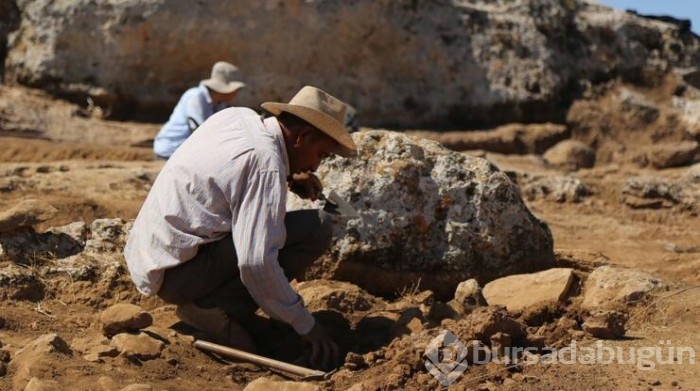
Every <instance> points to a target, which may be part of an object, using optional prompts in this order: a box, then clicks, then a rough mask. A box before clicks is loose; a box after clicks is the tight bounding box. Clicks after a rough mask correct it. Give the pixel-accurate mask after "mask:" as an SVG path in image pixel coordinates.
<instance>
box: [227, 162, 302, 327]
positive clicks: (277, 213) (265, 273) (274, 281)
mask: <svg viewBox="0 0 700 391" xmlns="http://www.w3.org/2000/svg"><path fill="white" fill-rule="evenodd" d="M286 196H287V189H286V186H285V178H284V177H283V175H282V174H281V173H279V172H277V171H261V172H256V173H252V174H251V177H250V178H249V179H248V181H247V187H246V189H245V193H244V194H242V195H241V198H240V199H239V210H238V215H237V216H234V218H235V221H234V222H233V227H234V228H233V241H234V245H235V247H236V253H237V256H238V267H239V269H240V273H241V281H242V282H243V284H244V285H245V286H246V288H248V292H250V295H251V296H252V297H253V299H254V300H255V301H256V303H258V305H260V308H262V309H263V311H265V312H266V313H267V314H268V315H270V316H272V317H274V318H277V319H280V320H282V321H284V322H287V323H289V324H290V325H291V326H292V327H293V328H294V330H296V332H297V333H299V334H300V335H305V334H308V333H309V332H310V331H311V329H312V328H313V326H314V323H315V320H314V318H313V316H312V315H311V313H310V312H309V311H308V310H307V309H306V307H305V306H304V304H303V302H302V300H301V297H299V295H298V294H297V293H296V292H295V291H294V290H293V289H292V287H291V286H290V285H289V281H288V280H287V277H286V276H285V275H284V271H283V270H282V268H281V267H280V265H279V262H278V260H277V255H278V252H279V250H280V249H281V248H282V247H283V246H284V242H285V238H286V231H285V226H284V216H285V213H286V206H285V203H286V198H287V197H286Z"/></svg>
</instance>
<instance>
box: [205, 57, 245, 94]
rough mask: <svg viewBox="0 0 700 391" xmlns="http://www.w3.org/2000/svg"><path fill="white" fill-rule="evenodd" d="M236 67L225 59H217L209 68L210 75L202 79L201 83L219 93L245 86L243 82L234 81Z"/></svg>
mask: <svg viewBox="0 0 700 391" xmlns="http://www.w3.org/2000/svg"><path fill="white" fill-rule="evenodd" d="M237 73H238V68H237V67H236V66H235V65H233V64H230V63H227V62H225V61H219V62H217V63H216V64H214V66H213V67H212V68H211V77H210V78H209V79H204V80H202V84H204V85H205V86H207V87H209V88H211V89H212V90H214V91H216V92H218V93H220V94H230V93H232V92H234V91H237V90H239V89H241V88H243V87H245V83H241V82H240V81H236V74H237Z"/></svg>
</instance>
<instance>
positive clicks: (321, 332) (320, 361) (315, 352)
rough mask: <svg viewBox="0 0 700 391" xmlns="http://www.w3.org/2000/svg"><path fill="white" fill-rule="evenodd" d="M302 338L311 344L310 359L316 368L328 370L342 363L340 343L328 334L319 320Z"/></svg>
mask: <svg viewBox="0 0 700 391" xmlns="http://www.w3.org/2000/svg"><path fill="white" fill-rule="evenodd" d="M301 338H302V339H303V340H304V342H307V343H309V345H311V357H310V359H309V361H310V362H311V365H312V366H313V367H314V368H318V369H322V370H324V371H328V370H331V369H334V368H336V367H337V366H338V365H340V351H339V349H338V345H336V344H335V342H333V340H332V339H331V337H330V336H328V334H326V330H325V329H324V328H323V326H321V324H319V323H318V321H316V323H315V324H314V328H312V329H311V331H309V333H308V334H306V335H302V336H301Z"/></svg>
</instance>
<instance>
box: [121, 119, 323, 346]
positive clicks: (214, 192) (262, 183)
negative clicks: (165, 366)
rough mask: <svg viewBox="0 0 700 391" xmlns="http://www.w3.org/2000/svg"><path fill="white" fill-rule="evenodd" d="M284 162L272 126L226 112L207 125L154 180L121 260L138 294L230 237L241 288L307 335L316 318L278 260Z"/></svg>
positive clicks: (279, 139) (278, 134)
mask: <svg viewBox="0 0 700 391" xmlns="http://www.w3.org/2000/svg"><path fill="white" fill-rule="evenodd" d="M288 174H289V159H288V156H287V149H286V146H285V143H284V138H283V137H282V131H281V129H280V127H279V123H278V122H277V119H276V118H274V117H270V118H267V119H265V120H264V121H263V120H262V119H261V117H260V116H259V115H258V114H257V113H255V112H254V111H253V110H250V109H247V108H240V107H237V108H229V109H225V110H222V111H220V112H219V113H217V114H215V115H213V116H212V117H210V118H209V119H208V120H207V121H205V122H204V123H203V124H202V125H201V126H200V127H199V129H197V131H196V132H194V133H193V134H192V136H191V137H189V138H188V139H187V140H186V141H185V142H184V143H183V144H182V146H180V148H178V149H177V150H176V151H175V153H174V154H173V155H172V157H171V158H170V159H169V160H168V162H167V163H166V164H165V166H163V169H162V170H161V171H160V173H159V174H158V177H157V178H156V180H155V182H154V184H153V187H152V188H151V191H150V192H149V193H148V196H147V197H146V200H145V202H144V204H143V206H142V207H141V211H140V212H139V214H138V216H137V218H136V220H135V221H134V225H133V228H132V230H131V233H130V234H129V238H128V240H127V244H126V247H125V248H124V256H125V258H126V262H127V265H128V267H129V272H130V273H131V277H132V279H133V280H134V282H135V284H136V287H137V288H138V290H139V291H140V292H142V293H143V294H145V295H149V296H150V295H154V294H156V293H157V292H158V290H159V289H160V286H161V284H162V282H163V276H164V274H165V269H167V268H171V267H174V266H177V265H179V264H181V263H183V262H186V261H187V260H189V259H192V258H193V257H194V256H195V255H196V254H197V250H198V248H199V246H201V245H203V244H206V243H210V242H213V241H216V240H220V239H221V238H223V237H224V236H226V235H227V234H228V232H232V233H233V242H234V244H235V247H236V255H237V256H238V267H239V270H240V275H241V281H242V282H243V284H244V285H245V286H246V288H248V291H249V292H250V294H251V296H252V297H253V299H254V300H255V301H256V302H257V303H258V305H260V308H262V309H263V310H264V311H265V312H266V313H267V314H268V315H270V316H272V317H274V318H277V319H280V320H282V321H285V322H287V323H289V324H290V325H291V326H292V327H294V329H295V330H296V331H297V332H298V333H299V334H307V333H308V332H309V331H310V330H311V328H312V327H313V325H314V318H313V316H312V315H311V314H310V313H309V311H308V310H307V309H306V307H304V305H303V302H302V300H301V298H300V297H299V295H298V294H297V293H296V292H295V291H294V290H293V289H292V288H291V286H290V285H289V282H288V281H287V278H286V277H285V275H284V272H283V270H282V268H281V267H280V265H279V262H278V261H277V254H278V251H279V250H280V248H282V246H283V245H284V242H285V238H286V230H285V225H284V217H285V214H286V207H285V205H286V199H287V182H286V178H287V176H288Z"/></svg>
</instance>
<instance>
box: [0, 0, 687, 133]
mask: <svg viewBox="0 0 700 391" xmlns="http://www.w3.org/2000/svg"><path fill="white" fill-rule="evenodd" d="M0 4H3V8H6V9H8V10H9V11H11V12H8V13H7V16H5V17H4V18H2V19H0V42H2V41H4V40H7V41H8V50H7V59H6V61H5V65H6V79H7V80H9V81H13V82H20V83H23V84H27V85H31V86H40V87H42V88H45V89H49V90H53V91H55V92H56V93H60V94H61V95H63V96H74V97H76V99H78V98H79V99H80V102H81V103H85V97H86V96H90V97H91V98H92V99H93V100H94V101H95V102H97V103H98V104H99V105H103V106H105V107H112V108H117V107H121V111H123V112H126V111H128V110H133V109H134V108H139V109H141V110H144V111H145V110H147V109H153V108H159V109H161V110H162V112H163V114H164V115H165V114H166V113H167V112H168V111H169V109H170V108H171V107H172V106H173V105H174V104H175V102H176V100H177V98H178V97H179V94H180V93H181V92H182V91H184V90H185V88H187V87H189V86H191V85H193V84H196V83H197V82H198V81H199V80H201V79H204V78H206V77H208V76H209V71H210V69H211V65H212V64H213V63H214V62H215V61H218V60H222V59H223V60H229V61H232V62H234V63H236V64H237V65H238V66H239V67H240V68H241V70H242V71H243V78H244V80H245V81H246V82H247V83H248V84H249V85H250V86H251V87H252V88H250V89H247V90H245V92H244V94H242V96H241V97H240V100H239V102H240V103H241V104H243V105H247V106H251V107H257V106H258V104H259V103H260V102H263V101H269V100H274V101H287V100H288V99H289V98H291V96H292V95H293V94H294V92H296V91H297V90H298V89H299V87H301V81H302V80H303V81H305V82H307V83H310V84H315V85H318V86H321V87H323V88H324V89H325V90H327V91H329V92H334V93H336V94H338V95H340V97H341V98H344V99H346V100H349V101H352V102H353V103H354V104H355V105H356V107H357V109H358V110H359V112H360V118H362V122H363V123H365V124H367V125H372V126H403V127H414V126H423V125H427V124H430V125H432V126H436V125H447V126H452V127H455V126H469V127H471V128H474V127H485V126H493V125H497V124H504V123H509V122H525V123H527V122H547V121H550V122H560V121H561V119H562V118H564V116H565V115H566V108H567V107H568V105H569V104H570V103H571V100H572V99H573V98H574V97H576V96H577V95H578V94H580V91H581V90H582V89H583V88H584V87H585V86H586V85H589V84H593V83H598V82H600V81H605V80H611V79H614V78H616V77H618V76H621V77H623V78H626V79H628V80H645V78H647V79H648V78H650V77H649V75H654V74H659V73H663V72H666V71H667V70H668V69H669V68H670V67H674V66H675V67H690V66H692V65H694V64H695V65H696V64H697V63H698V59H699V58H700V49H699V48H700V40H699V39H698V38H697V37H696V36H694V35H692V34H691V33H690V31H688V29H687V26H685V27H684V26H682V25H681V24H678V23H673V22H672V21H661V20H654V19H649V18H641V17H639V16H636V15H632V14H629V13H625V12H622V11H612V10H611V9H610V8H608V7H605V6H602V5H599V4H597V3H593V2H588V1H565V2H562V1H559V0H517V1H509V2H498V3H494V2H492V1H487V0H478V1H477V0H473V1H457V2H443V1H420V2H395V1H386V0H385V1H375V0H361V1H355V2H353V4H352V7H348V6H345V5H344V4H343V3H342V2H326V1H321V2H301V1H293V2H291V3H286V2H269V1H264V2H261V1H257V0H246V1H239V2H238V3H237V4H236V7H230V6H229V5H228V3H225V2H200V3H197V4H196V5H193V4H192V3H191V1H189V0H174V1H164V0H125V1H118V2H109V3H102V2H97V3H95V2H93V1H92V0H58V1H54V0H36V1H9V2H8V0H4V1H3V2H1V3H0ZM194 26H196V28H195V27H194ZM270 26H284V34H279V33H278V31H276V30H277V29H271V28H270ZM223 31H225V32H226V33H225V34H222V33H221V32H223ZM202 42H206V43H207V44H206V45H202ZM2 46H3V47H4V45H2ZM1 54H3V53H0V55H1ZM164 59H167V60H166V61H164ZM398 59H400V60H398ZM2 60H3V58H0V63H1V62H2ZM259 64H266V65H265V66H264V67H260V66H258V65H259ZM338 75H342V77H339V76H338ZM376 102H382V104H381V105H377V104H376ZM132 112H133V111H132Z"/></svg>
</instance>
